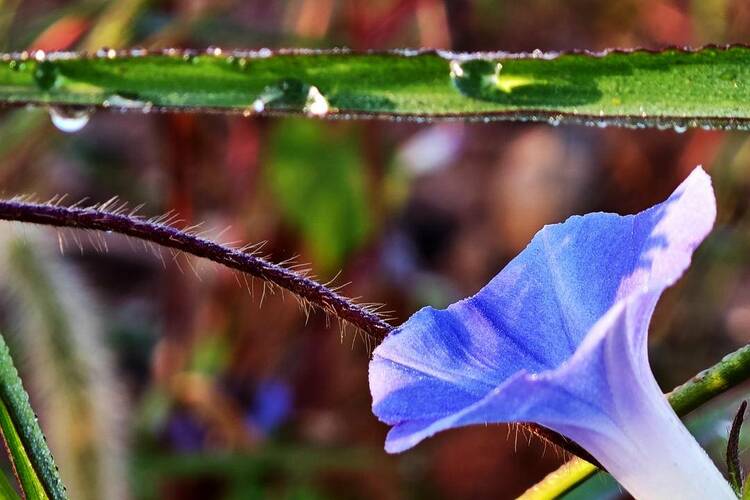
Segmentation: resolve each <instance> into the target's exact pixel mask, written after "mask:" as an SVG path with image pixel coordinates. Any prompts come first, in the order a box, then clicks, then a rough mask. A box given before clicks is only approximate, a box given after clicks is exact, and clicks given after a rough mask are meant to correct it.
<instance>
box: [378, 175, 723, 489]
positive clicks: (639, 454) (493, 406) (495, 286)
mask: <svg viewBox="0 0 750 500" xmlns="http://www.w3.org/2000/svg"><path fill="white" fill-rule="evenodd" d="M715 217H716V200H715V198H714V194H713V189H712V187H711V180H710V178H709V177H708V175H707V174H706V173H705V172H704V171H703V169H701V168H700V167H699V168H697V169H696V170H695V171H693V173H692V174H691V175H690V176H689V177H688V178H687V179H686V180H685V181H684V182H683V183H682V184H681V185H680V187H679V188H678V189H677V190H676V191H675V192H674V193H673V194H672V196H670V197H669V199H667V200H666V201H665V202H663V203H661V204H659V205H656V206H654V207H652V208H650V209H648V210H645V211H643V212H641V213H639V214H636V215H629V216H619V215H615V214H607V213H593V214H588V215H585V216H582V217H581V216H577V217H571V218H570V219H568V220H567V221H566V222H564V223H562V224H557V225H552V226H546V227H545V228H543V229H542V230H541V231H539V233H537V235H536V236H535V237H534V239H533V240H532V241H531V243H530V244H529V246H528V247H527V248H526V249H525V250H524V251H523V252H521V253H520V254H519V255H518V256H517V257H516V258H515V259H514V260H513V261H511V262H510V263H509V264H508V266H507V267H506V268H505V269H503V270H502V271H501V272H500V273H499V274H498V275H497V276H495V278H493V279H492V281H490V283H489V284H488V285H486V286H485V287H484V288H483V289H482V290H480V291H479V292H478V293H477V294H476V295H474V296H472V297H470V298H468V299H465V300H462V301H459V302H457V303H455V304H453V305H451V306H450V307H448V308H447V309H445V310H435V309H433V308H430V307H426V308H423V309H422V310H420V311H418V312H417V313H416V314H414V315H413V316H412V317H411V318H410V319H409V320H408V321H407V322H406V323H404V324H403V325H401V326H400V327H399V328H397V329H396V330H394V331H393V333H391V335H389V336H388V337H387V338H386V339H385V341H384V342H383V343H382V344H381V345H380V346H379V347H378V348H377V349H375V351H374V353H373V359H372V361H371V363H370V390H371V392H372V397H373V412H374V413H375V415H377V417H378V418H380V420H382V421H383V422H385V423H387V424H389V425H392V426H393V428H392V429H391V430H390V432H389V434H388V437H387V439H386V445H385V447H386V450H387V451H389V452H391V453H397V452H401V451H404V450H407V449H409V448H411V447H413V446H414V445H416V444H417V443H419V442H420V441H422V440H423V439H425V438H427V437H430V436H432V435H434V434H435V433H437V432H440V431H443V430H446V429H451V428H455V427H461V426H465V425H471V424H484V423H502V422H536V423H538V424H541V425H543V426H545V427H548V428H550V429H553V430H555V431H557V432H560V433H561V434H564V435H566V436H568V437H569V438H571V439H573V440H575V441H576V442H577V443H578V444H580V445H581V446H583V447H584V448H586V450H588V451H589V452H590V453H591V454H592V455H593V456H594V457H595V458H596V459H597V460H599V461H600V462H601V464H602V465H603V466H604V467H605V468H606V469H607V470H608V471H609V472H610V473H611V474H612V475H613V476H614V477H615V478H616V479H617V480H618V481H619V482H620V484H622V485H623V486H624V487H625V488H626V489H627V490H628V491H629V492H630V493H631V494H632V495H633V496H635V497H636V498H639V499H665V498H680V499H706V498H712V499H722V498H732V499H734V498H736V496H735V495H734V493H733V492H732V489H731V487H730V486H729V484H728V483H727V482H726V481H725V480H724V478H723V477H722V475H721V473H720V472H719V471H718V470H717V469H716V467H715V466H714V464H713V463H712V462H711V460H710V458H709V457H708V456H707V455H706V453H705V452H704V451H703V449H701V448H700V446H699V445H698V443H697V442H696V441H695V439H694V438H693V437H692V436H691V435H690V433H689V432H688V431H687V429H686V428H685V427H684V426H683V425H682V423H681V422H680V420H679V418H678V417H677V415H676V414H675V413H674V411H673V410H672V408H671V407H670V406H669V403H668V402H667V400H666V398H665V397H664V395H663V394H662V392H661V390H660V389H659V386H658V385H657V383H656V381H655V379H654V377H653V374H652V373H651V368H650V366H649V363H648V353H647V346H646V340H647V332H648V325H649V322H650V319H651V315H652V313H653V311H654V308H655V306H656V303H657V301H658V299H659V296H660V295H661V293H662V292H663V291H664V290H665V289H666V288H667V287H669V286H670V285H672V284H673V283H674V282H675V281H677V279H679V278H680V276H681V275H682V274H683V272H684V271H685V270H686V269H687V267H688V266H689V264H690V259H691V256H692V253H693V251H694V250H695V248H696V247H697V246H698V245H699V244H700V242H701V241H702V240H703V239H704V238H705V237H706V235H707V234H708V233H709V231H710V230H711V228H712V226H713V223H714V220H715Z"/></svg>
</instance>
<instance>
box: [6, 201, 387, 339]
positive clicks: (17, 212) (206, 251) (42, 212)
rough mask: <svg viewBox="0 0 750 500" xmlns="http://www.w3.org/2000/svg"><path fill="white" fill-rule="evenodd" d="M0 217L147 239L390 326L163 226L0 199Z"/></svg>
mask: <svg viewBox="0 0 750 500" xmlns="http://www.w3.org/2000/svg"><path fill="white" fill-rule="evenodd" d="M0 219H3V220H10V221H19V222H30V223H33V224H44V225H48V226H55V227H68V228H76V229H87V230H94V231H104V232H112V233H120V234H124V235H127V236H131V237H133V238H138V239H141V240H145V241H150V242H153V243H156V244H158V245H161V246H164V247H168V248H173V249H175V250H179V251H181V252H185V253H186V254H191V255H195V256H197V257H203V258H205V259H208V260H210V261H213V262H216V263H217V264H221V265H224V266H226V267H229V268H231V269H236V270H238V271H241V272H243V273H247V274H250V275H251V276H254V277H256V278H259V279H261V280H264V281H268V282H270V283H273V284H275V285H278V286H280V287H282V288H284V289H286V290H289V291H290V292H293V293H294V294H296V295H298V296H299V297H301V298H302V299H305V300H307V301H309V302H310V303H311V304H313V305H316V306H319V307H320V308H322V309H324V310H326V311H329V312H331V313H333V314H335V315H336V316H338V317H339V318H341V319H343V320H345V321H347V322H349V323H351V324H352V325H354V326H356V327H357V328H359V329H361V330H362V331H363V332H365V333H367V334H368V335H370V336H371V337H373V338H374V339H382V338H383V337H385V336H386V335H387V334H388V332H389V331H390V330H391V328H392V327H391V325H389V324H388V323H386V322H385V321H384V320H383V319H382V318H380V317H379V316H378V315H377V314H375V313H373V312H371V311H368V310H367V309H366V308H364V307H362V306H359V305H357V304H354V303H353V302H351V301H350V300H349V299H347V298H346V297H344V296H342V295H340V294H338V293H336V292H335V291H333V290H331V289H330V288H328V287H326V286H325V285H323V284H321V283H318V282H317V281H315V280H313V279H310V278H307V277H305V276H302V275H301V274H298V273H296V272H294V271H291V270H289V269H286V268H284V267H283V266H281V265H278V264H274V263H272V262H269V261H267V260H265V259H262V258H260V257H257V256H255V255H252V254H250V253H247V252H244V251H242V250H239V249H235V248H231V247H228V246H225V245H221V244H219V243H216V242H213V241H211V240H208V239H205V238H201V237H199V236H196V235H194V234H191V233H189V232H187V231H183V230H180V229H177V228H175V227H172V226H170V225H167V224H161V223H158V222H153V221H149V220H146V219H143V218H141V217H136V216H133V215H128V214H124V213H115V212H109V211H106V210H98V209H94V208H75V207H62V206H56V205H51V204H42V203H27V202H20V201H13V200H10V201H0Z"/></svg>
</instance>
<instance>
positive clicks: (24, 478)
mask: <svg viewBox="0 0 750 500" xmlns="http://www.w3.org/2000/svg"><path fill="white" fill-rule="evenodd" d="M0 428H1V429H2V433H3V438H4V439H5V443H6V446H7V448H8V450H9V451H10V453H11V459H12V460H13V465H14V467H15V470H16V473H17V474H18V478H19V480H20V482H21V487H22V488H23V491H24V493H25V494H26V497H27V498H29V499H46V498H52V499H53V500H59V499H65V498H67V495H66V493H65V487H64V486H63V484H62V481H61V480H60V476H59V475H58V473H57V467H56V466H55V462H54V460H53V458H52V454H51V453H50V451H49V448H48V447H47V442H46V441H45V439H44V435H43V434H42V431H41V429H40V428H39V423H38V422H37V419H36V415H35V414H34V411H33V410H32V409H31V405H30V404H29V396H28V394H26V391H25V390H24V388H23V385H22V383H21V379H20V378H19V377H18V372H17V371H16V368H15V366H14V365H13V360H12V359H11V357H10V352H9V351H8V346H7V345H6V344H5V339H3V337H2V336H0Z"/></svg>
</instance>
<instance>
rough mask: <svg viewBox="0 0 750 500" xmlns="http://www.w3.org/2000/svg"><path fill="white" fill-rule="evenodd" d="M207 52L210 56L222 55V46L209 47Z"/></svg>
mask: <svg viewBox="0 0 750 500" xmlns="http://www.w3.org/2000/svg"><path fill="white" fill-rule="evenodd" d="M206 54H208V55H210V56H216V57H218V56H220V55H221V48H219V47H209V48H207V49H206Z"/></svg>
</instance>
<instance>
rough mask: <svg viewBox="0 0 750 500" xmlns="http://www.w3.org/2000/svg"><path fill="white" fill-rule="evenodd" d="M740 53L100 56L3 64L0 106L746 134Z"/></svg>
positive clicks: (27, 58)
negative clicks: (694, 129)
mask: <svg viewBox="0 0 750 500" xmlns="http://www.w3.org/2000/svg"><path fill="white" fill-rule="evenodd" d="M748 81H750V47H745V46H729V47H705V48H703V49H699V50H682V49H665V50H662V51H645V50H633V51H610V52H603V53H588V52H572V53H560V54H542V53H534V54H509V53H480V54H454V53H445V52H435V51H410V52H407V51H398V52H387V53H358V52H349V51H342V50H334V51H322V52H321V51H306V50H287V51H278V52H272V51H268V50H265V51H264V50H261V51H235V52H224V51H221V50H220V49H209V50H208V51H206V52H200V53H199V52H194V51H193V52H191V51H179V50H173V49H172V50H165V51H161V52H152V53H148V52H146V51H143V50H138V51H129V52H128V51H121V52H118V51H114V50H101V51H99V52H97V54H96V55H93V56H86V55H82V54H78V53H51V54H43V53H41V52H36V53H31V54H30V53H20V54H5V55H3V56H2V57H1V58H0V102H2V103H5V104H17V105H21V104H34V105H56V106H65V105H68V106H91V107H105V108H106V107H111V108H118V109H126V110H136V111H141V112H147V111H150V110H162V111H184V110H192V111H215V112H221V113H243V114H245V115H248V116H249V115H252V114H258V113H263V114H268V113H270V114H279V113H284V114H288V113H292V114H305V113H306V114H308V115H314V116H325V117H330V118H349V117H375V118H392V119H409V118H410V119H418V120H434V119H441V118H456V119H467V120H526V121H548V122H550V123H553V124H557V123H561V122H574V123H584V124H588V125H600V126H606V125H621V126H631V127H643V126H660V127H674V128H676V129H677V130H682V129H683V128H685V127H695V126H704V127H711V128H747V127H748V126H750V107H748V106H747V103H748V102H750V86H749V85H748V84H747V82H748Z"/></svg>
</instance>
